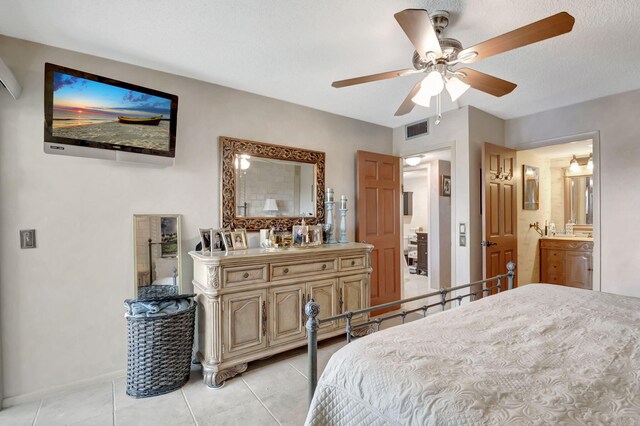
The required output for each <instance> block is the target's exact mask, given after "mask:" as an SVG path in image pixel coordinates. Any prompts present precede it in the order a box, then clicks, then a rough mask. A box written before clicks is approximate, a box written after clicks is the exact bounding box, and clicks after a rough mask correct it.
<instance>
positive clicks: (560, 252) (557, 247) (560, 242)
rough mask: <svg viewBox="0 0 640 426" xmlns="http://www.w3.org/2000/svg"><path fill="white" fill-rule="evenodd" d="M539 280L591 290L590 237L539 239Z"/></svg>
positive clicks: (591, 260) (591, 250) (591, 259)
mask: <svg viewBox="0 0 640 426" xmlns="http://www.w3.org/2000/svg"><path fill="white" fill-rule="evenodd" d="M540 282H542V283H548V284H561V285H565V286H569V287H578V288H585V289H588V290H591V289H592V288H593V240H591V239H580V238H542V239H540Z"/></svg>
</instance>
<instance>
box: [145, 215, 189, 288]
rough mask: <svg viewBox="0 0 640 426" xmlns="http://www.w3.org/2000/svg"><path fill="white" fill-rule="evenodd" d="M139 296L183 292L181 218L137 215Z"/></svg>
mask: <svg viewBox="0 0 640 426" xmlns="http://www.w3.org/2000/svg"><path fill="white" fill-rule="evenodd" d="M133 237H134V265H135V276H134V281H135V288H136V297H138V298H145V297H155V296H166V295H173V294H179V293H180V277H181V274H180V272H181V271H180V250H181V247H180V215H156V214H154V215H134V217H133Z"/></svg>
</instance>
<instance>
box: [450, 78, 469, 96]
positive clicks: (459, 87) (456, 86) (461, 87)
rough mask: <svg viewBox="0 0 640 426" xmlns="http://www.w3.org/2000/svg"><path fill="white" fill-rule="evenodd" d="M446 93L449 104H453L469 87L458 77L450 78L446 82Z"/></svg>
mask: <svg viewBox="0 0 640 426" xmlns="http://www.w3.org/2000/svg"><path fill="white" fill-rule="evenodd" d="M446 85H447V92H449V96H451V102H455V101H456V100H457V99H458V98H459V97H460V96H462V95H463V94H464V92H466V91H467V90H469V88H470V87H471V86H469V85H468V84H467V83H465V82H464V81H462V80H460V79H459V78H458V77H451V78H449V80H447V84H446Z"/></svg>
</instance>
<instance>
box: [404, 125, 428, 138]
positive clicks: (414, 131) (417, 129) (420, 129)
mask: <svg viewBox="0 0 640 426" xmlns="http://www.w3.org/2000/svg"><path fill="white" fill-rule="evenodd" d="M405 129H406V133H405V139H406V140H408V139H413V138H416V137H418V136H422V135H428V134H429V120H424V121H419V122H417V123H413V124H407V125H406V126H405Z"/></svg>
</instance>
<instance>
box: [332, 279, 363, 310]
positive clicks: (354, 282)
mask: <svg viewBox="0 0 640 426" xmlns="http://www.w3.org/2000/svg"><path fill="white" fill-rule="evenodd" d="M366 282H367V277H366V275H354V276H352V277H344V278H340V282H339V289H340V301H339V302H338V303H340V302H342V306H341V309H340V313H343V312H346V311H351V312H353V311H357V310H358V309H363V308H364V307H366V306H368V304H367V288H366ZM363 318H364V315H362V314H360V315H355V316H354V317H353V319H354V320H361V319H363Z"/></svg>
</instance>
